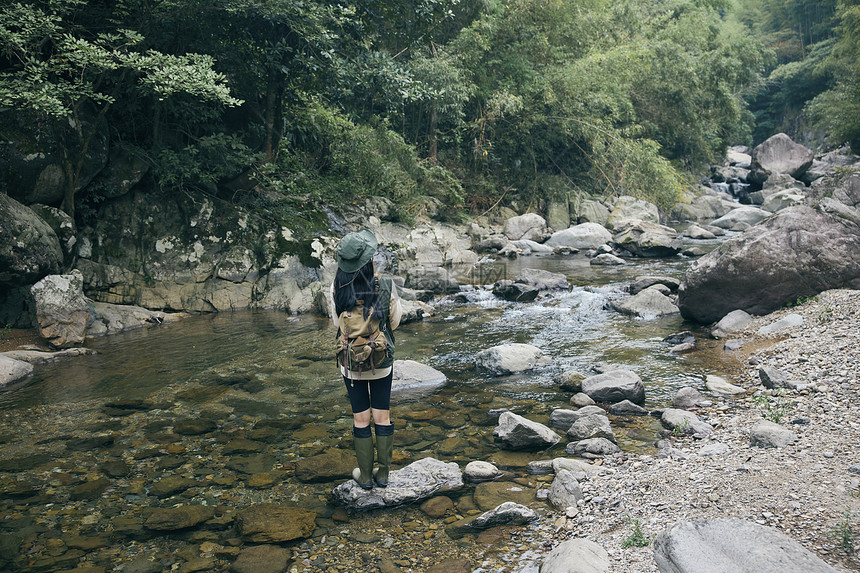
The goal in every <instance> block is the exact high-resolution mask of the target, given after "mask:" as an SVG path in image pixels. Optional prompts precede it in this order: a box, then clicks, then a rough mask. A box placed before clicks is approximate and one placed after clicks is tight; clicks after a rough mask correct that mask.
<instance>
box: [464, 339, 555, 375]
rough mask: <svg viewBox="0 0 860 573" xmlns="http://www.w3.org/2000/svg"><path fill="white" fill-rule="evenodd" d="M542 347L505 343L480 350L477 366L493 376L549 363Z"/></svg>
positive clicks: (522, 370)
mask: <svg viewBox="0 0 860 573" xmlns="http://www.w3.org/2000/svg"><path fill="white" fill-rule="evenodd" d="M549 362H550V359H549V358H547V357H546V356H544V354H543V351H542V350H541V349H540V348H537V347H535V346H532V345H530V344H518V343H515V344H503V345H499V346H493V347H491V348H487V349H486V350H482V351H480V352H479V353H478V354H477V355H475V366H476V367H477V368H478V369H479V370H483V371H485V372H488V373H490V374H492V375H493V376H508V375H510V374H516V373H519V372H525V371H526V370H531V369H532V368H535V367H536V366H544V365H546V364H549Z"/></svg>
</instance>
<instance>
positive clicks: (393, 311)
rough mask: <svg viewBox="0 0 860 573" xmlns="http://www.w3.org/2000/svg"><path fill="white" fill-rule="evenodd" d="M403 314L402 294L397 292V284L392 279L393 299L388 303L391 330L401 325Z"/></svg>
mask: <svg viewBox="0 0 860 573" xmlns="http://www.w3.org/2000/svg"><path fill="white" fill-rule="evenodd" d="M402 316H403V305H401V304H400V295H399V294H397V285H395V284H394V281H391V300H390V301H389V303H388V325H389V326H390V327H391V330H394V329H395V328H397V327H398V326H400V319H401V317H402Z"/></svg>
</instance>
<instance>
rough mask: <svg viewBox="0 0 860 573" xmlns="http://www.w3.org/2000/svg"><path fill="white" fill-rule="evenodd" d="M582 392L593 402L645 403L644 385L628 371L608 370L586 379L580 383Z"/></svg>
mask: <svg viewBox="0 0 860 573" xmlns="http://www.w3.org/2000/svg"><path fill="white" fill-rule="evenodd" d="M582 392H583V393H584V394H587V395H588V396H589V397H590V398H591V399H592V400H594V401H595V402H611V403H615V402H621V401H623V400H630V401H631V402H633V403H634V404H642V403H643V402H645V385H644V384H643V383H642V379H641V378H639V376H638V375H637V374H636V373H635V372H632V371H630V370H621V369H619V370H610V371H609V372H604V373H603V374H598V375H597V376H591V377H589V378H586V379H585V380H583V381H582Z"/></svg>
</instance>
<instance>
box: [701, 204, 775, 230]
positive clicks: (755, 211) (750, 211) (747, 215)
mask: <svg viewBox="0 0 860 573" xmlns="http://www.w3.org/2000/svg"><path fill="white" fill-rule="evenodd" d="M769 216H770V212H769V211H765V210H764V209H759V208H758V207H750V206H744V207H738V208H737V209H732V210H731V211H729V212H728V213H726V214H725V215H723V216H722V217H720V218H719V219H715V220H714V221H712V222H711V225H713V226H714V227H719V228H721V229H735V228H738V226H739V225H740V226H744V227H752V226H753V225H756V224H758V223H760V222H761V221H763V220H765V219H767V218H768V217H769Z"/></svg>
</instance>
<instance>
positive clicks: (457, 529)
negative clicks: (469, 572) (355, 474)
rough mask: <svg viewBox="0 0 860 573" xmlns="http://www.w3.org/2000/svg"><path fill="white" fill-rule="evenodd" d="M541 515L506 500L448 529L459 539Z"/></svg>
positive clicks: (533, 518)
mask: <svg viewBox="0 0 860 573" xmlns="http://www.w3.org/2000/svg"><path fill="white" fill-rule="evenodd" d="M389 487H391V486H389ZM539 517H540V516H539V515H538V513H537V512H536V511H535V510H533V509H529V508H528V507H526V506H524V505H520V504H518V503H514V502H512V501H506V502H505V503H503V504H501V505H499V506H498V507H496V508H495V509H493V510H490V511H487V512H485V513H482V514H481V515H478V516H475V517H467V518H466V519H461V520H460V521H457V522H454V523H452V524H451V525H449V526H448V527H447V529H446V531H447V532H448V535H449V536H450V537H452V538H453V539H459V538H460V537H462V536H463V535H465V534H466V533H468V532H475V531H482V530H484V529H489V528H491V527H498V526H501V525H526V524H527V523H531V522H532V521H536V520H537V519H538V518H539Z"/></svg>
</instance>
